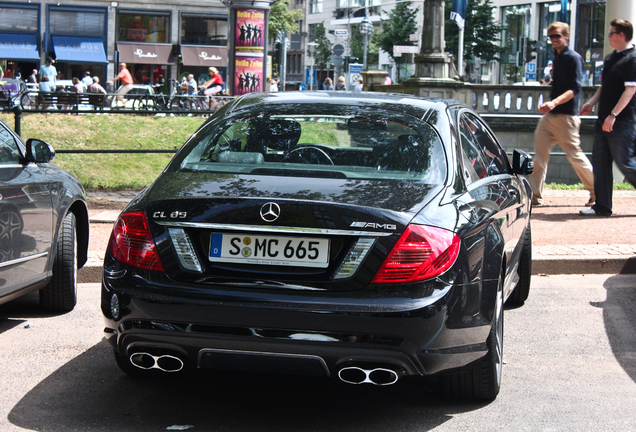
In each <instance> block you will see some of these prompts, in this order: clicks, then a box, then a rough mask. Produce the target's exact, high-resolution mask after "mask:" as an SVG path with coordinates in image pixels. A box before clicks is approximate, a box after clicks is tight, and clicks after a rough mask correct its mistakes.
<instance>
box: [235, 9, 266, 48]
mask: <svg viewBox="0 0 636 432" xmlns="http://www.w3.org/2000/svg"><path fill="white" fill-rule="evenodd" d="M264 32H265V11H263V10H262V9H237V10H236V34H235V36H236V37H235V40H234V46H235V50H236V52H237V53H240V52H251V53H253V52H260V53H263V51H264V47H265V37H266V35H265V34H264Z"/></svg>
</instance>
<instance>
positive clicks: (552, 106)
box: [528, 22, 595, 206]
mask: <svg viewBox="0 0 636 432" xmlns="http://www.w3.org/2000/svg"><path fill="white" fill-rule="evenodd" d="M548 34H549V36H550V41H551V42H552V48H554V54H555V56H554V65H553V67H552V90H551V91H550V100H549V101H547V102H545V103H544V104H543V105H541V106H540V107H539V112H541V113H542V114H545V115H544V116H543V117H542V118H541V120H540V121H539V124H538V125H537V128H536V130H535V131H534V155H535V156H534V172H533V173H532V174H531V175H530V177H529V178H528V180H529V181H530V186H532V204H534V205H541V204H543V185H544V183H545V177H546V172H547V169H548V160H549V159H550V151H551V150H552V147H554V145H555V144H557V143H558V144H559V146H560V147H561V149H562V150H563V151H564V152H565V155H566V156H567V158H568V160H569V161H570V164H571V165H572V168H574V171H575V172H576V174H577V175H578V176H579V178H580V179H581V182H583V186H585V189H587V190H588V191H589V192H590V199H589V201H588V202H587V204H586V205H588V206H591V205H593V204H594V200H595V198H594V175H593V174H592V164H591V163H590V161H589V160H588V158H587V157H586V156H585V154H584V153H583V151H582V150H581V139H580V136H579V127H580V126H581V119H580V118H579V117H578V110H579V100H580V98H581V91H582V89H583V59H582V58H581V56H580V55H579V54H578V53H577V52H576V51H574V50H571V49H570V48H569V47H568V41H569V39H570V26H568V25H567V24H565V23H562V22H554V23H552V24H550V25H549V26H548Z"/></svg>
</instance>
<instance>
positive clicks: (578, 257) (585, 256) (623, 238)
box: [79, 189, 636, 282]
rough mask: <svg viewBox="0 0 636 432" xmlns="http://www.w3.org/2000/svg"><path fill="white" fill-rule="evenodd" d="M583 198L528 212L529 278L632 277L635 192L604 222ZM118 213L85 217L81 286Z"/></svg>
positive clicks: (96, 267) (622, 194)
mask: <svg viewBox="0 0 636 432" xmlns="http://www.w3.org/2000/svg"><path fill="white" fill-rule="evenodd" d="M136 194H137V192H133V191H120V192H89V193H88V197H89V199H90V200H96V199H98V200H106V201H109V202H111V203H119V204H120V205H121V207H122V208H123V206H124V205H125V204H126V203H128V202H129V201H130V200H131V199H132V198H134V197H135V195H136ZM587 198H588V193H587V192H586V191H581V190H574V191H560V190H551V189H548V190H546V191H545V192H544V205H542V206H537V207H534V208H533V210H532V219H531V223H532V236H533V246H532V274H534V275H548V274H595V273H602V274H619V273H630V274H635V273H636V191H614V210H615V211H614V214H613V215H612V217H609V218H603V217H585V216H580V215H579V214H578V211H579V210H580V209H582V208H584V207H583V203H584V202H585V201H587ZM115 207H117V206H115ZM119 212H120V210H104V211H95V212H91V213H95V214H93V215H91V218H90V222H91V242H90V244H89V248H90V250H89V253H88V262H87V263H86V264H85V265H84V267H83V268H82V269H80V271H79V280H80V282H100V281H101V265H102V262H103V259H104V251H105V248H106V246H105V241H107V237H106V240H102V241H101V242H100V241H95V242H94V236H98V235H102V236H104V235H105V236H107V235H108V232H109V231H110V228H111V226H112V224H113V222H114V221H115V219H116V218H117V216H118V215H119ZM100 233H104V234H100ZM94 245H99V247H94Z"/></svg>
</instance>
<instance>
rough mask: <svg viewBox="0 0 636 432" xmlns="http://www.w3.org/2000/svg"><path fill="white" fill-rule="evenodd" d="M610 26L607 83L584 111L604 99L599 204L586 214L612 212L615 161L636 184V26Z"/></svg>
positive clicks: (595, 152)
mask: <svg viewBox="0 0 636 432" xmlns="http://www.w3.org/2000/svg"><path fill="white" fill-rule="evenodd" d="M610 26H611V27H610V28H611V30H610V32H609V35H608V37H609V42H610V45H611V46H612V48H614V51H613V52H612V53H611V54H610V55H608V56H607V58H606V59H605V62H604V63H603V84H602V86H601V87H599V89H598V90H597V91H596V93H595V94H594V96H592V98H591V99H590V100H589V101H588V102H587V103H586V104H585V105H583V108H581V114H582V115H587V114H589V113H590V112H592V108H593V107H594V105H596V104H597V103H598V102H600V104H599V107H598V119H597V120H596V124H595V125H594V147H593V149H592V165H593V166H594V188H595V191H596V204H594V206H593V207H592V208H591V209H584V210H581V211H580V213H581V214H582V215H585V216H610V215H611V214H612V191H613V189H614V176H613V173H612V162H616V165H617V166H618V168H619V169H620V170H621V172H622V173H623V174H624V175H625V179H626V180H627V181H628V182H629V183H631V184H632V186H635V187H636V161H634V159H632V157H633V156H634V141H635V140H636V98H635V97H634V94H636V49H634V45H632V43H631V40H632V36H633V34H634V28H633V26H632V23H630V22H629V21H627V20H622V19H615V20H613V21H612V22H611V23H610Z"/></svg>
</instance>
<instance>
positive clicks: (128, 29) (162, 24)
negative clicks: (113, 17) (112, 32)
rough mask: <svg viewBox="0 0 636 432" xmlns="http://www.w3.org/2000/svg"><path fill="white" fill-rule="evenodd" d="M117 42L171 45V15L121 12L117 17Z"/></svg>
mask: <svg viewBox="0 0 636 432" xmlns="http://www.w3.org/2000/svg"><path fill="white" fill-rule="evenodd" d="M117 41H118V42H151V43H169V42H170V15H169V14H168V13H157V12H151V13H146V12H137V11H130V12H128V11H120V12H119V14H118V15H117Z"/></svg>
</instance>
